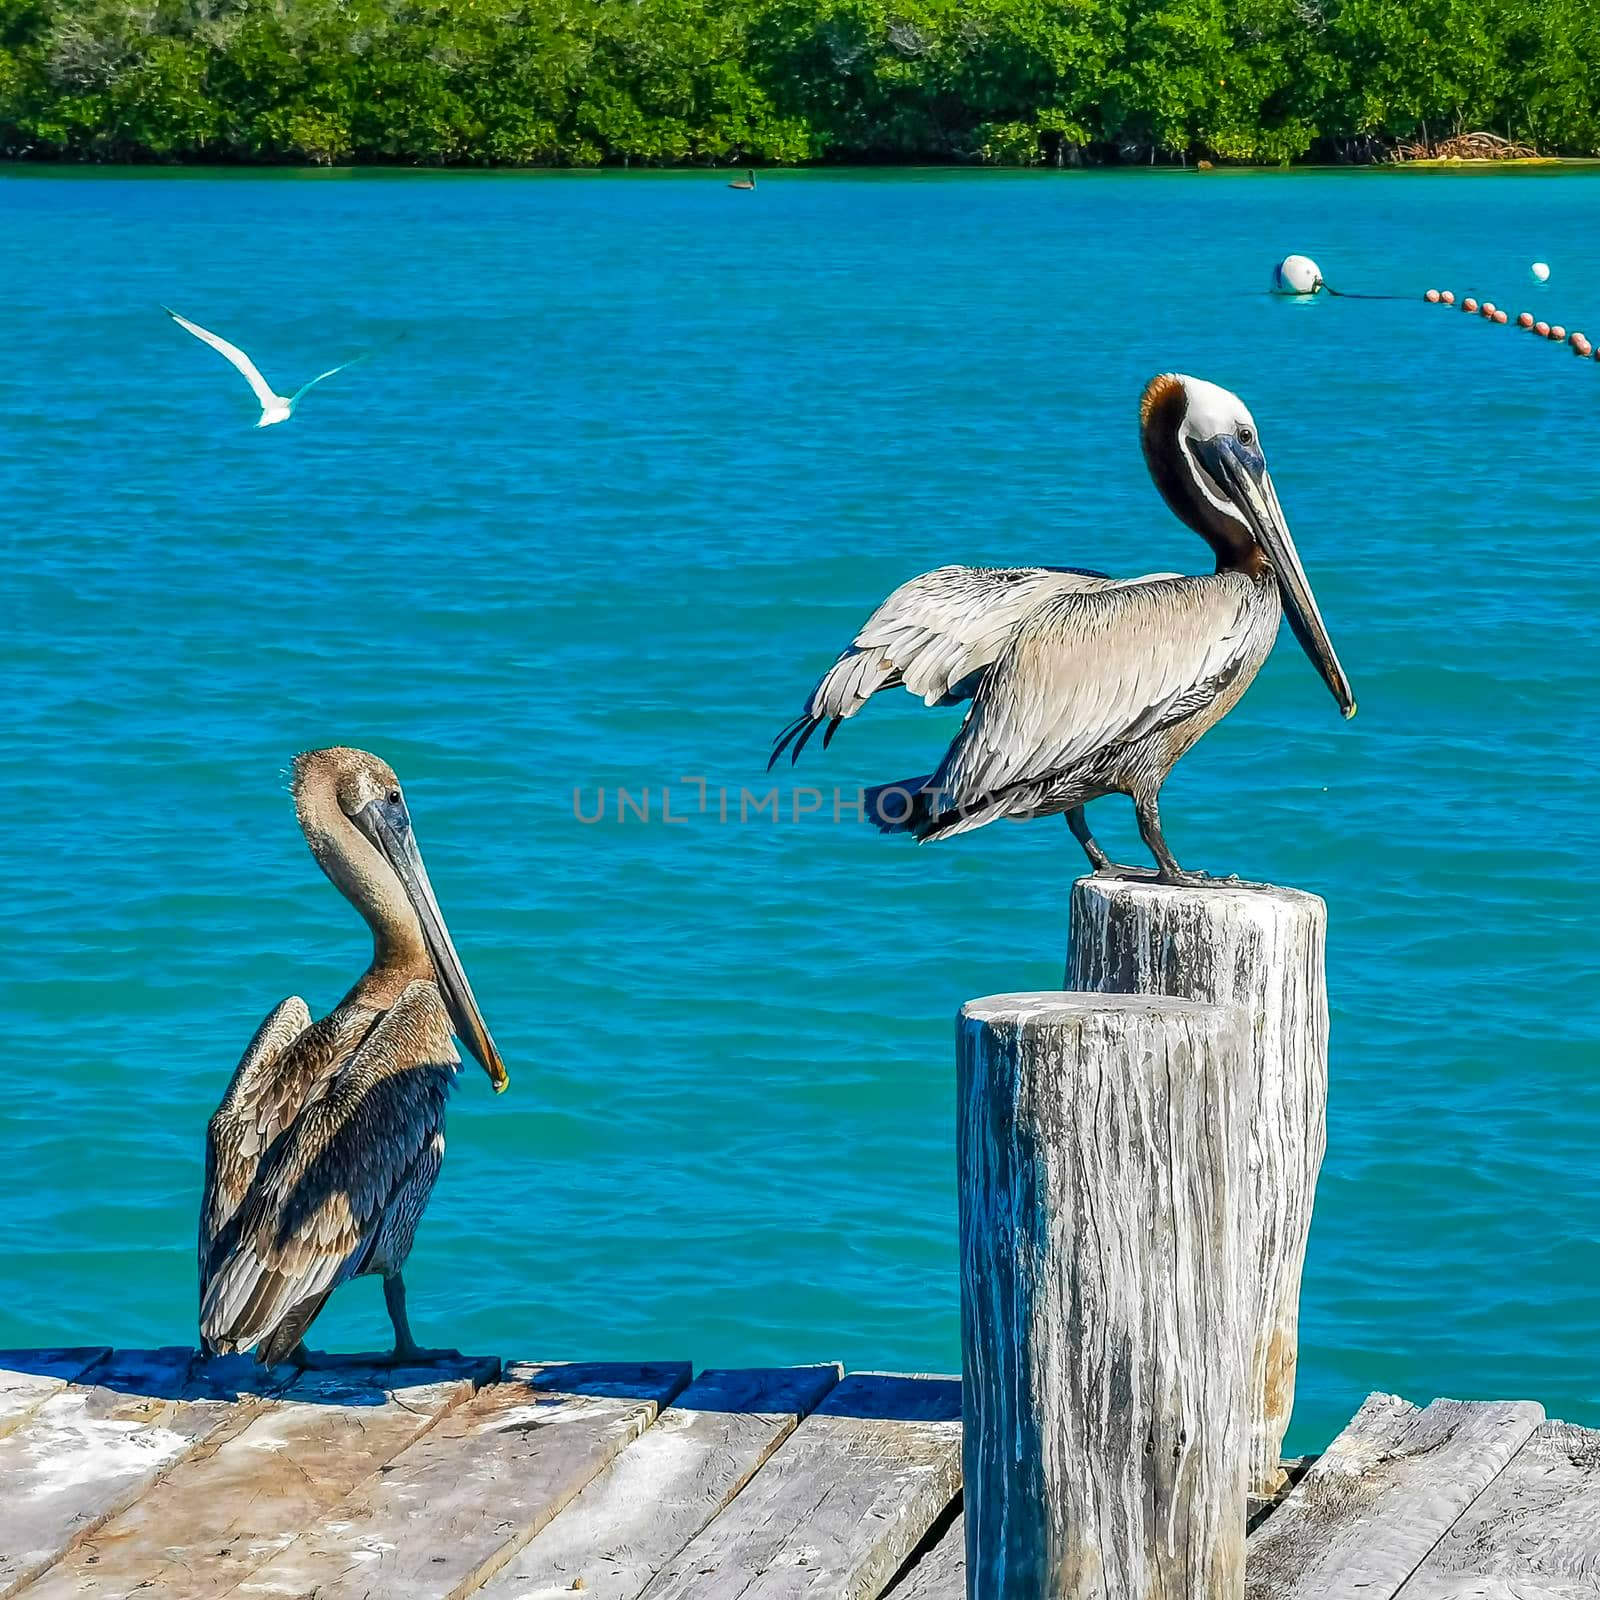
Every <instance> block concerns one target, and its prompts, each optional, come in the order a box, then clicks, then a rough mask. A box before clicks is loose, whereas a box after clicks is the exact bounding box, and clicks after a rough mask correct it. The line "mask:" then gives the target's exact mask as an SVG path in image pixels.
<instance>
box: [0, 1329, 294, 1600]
mask: <svg viewBox="0 0 1600 1600" xmlns="http://www.w3.org/2000/svg"><path fill="white" fill-rule="evenodd" d="M87 1376H88V1377H89V1378H90V1379H92V1380H93V1382H92V1385H85V1386H74V1387H72V1388H67V1389H63V1390H62V1391H61V1392H60V1393H58V1394H55V1395H52V1396H51V1397H50V1398H49V1399H48V1400H46V1401H45V1402H44V1403H43V1404H42V1405H41V1406H39V1407H38V1408H37V1409H35V1410H34V1412H33V1413H32V1415H31V1416H29V1417H28V1418H27V1419H26V1420H25V1421H24V1422H23V1423H22V1424H21V1425H20V1426H18V1427H17V1428H15V1429H14V1430H13V1431H12V1432H11V1433H9V1434H7V1435H6V1436H5V1438H3V1439H0V1506H4V1507H5V1515H4V1517H0V1596H9V1595H13V1594H15V1593H16V1592H17V1591H18V1590H19V1589H20V1588H21V1587H22V1586H23V1585H24V1584H25V1583H27V1582H28V1581H29V1580H30V1579H32V1578H35V1577H37V1576H38V1575H39V1574H40V1573H41V1572H43V1571H44V1570H45V1568H47V1567H48V1566H49V1565H50V1564H51V1563H52V1562H54V1561H56V1560H58V1559H59V1558H60V1557H61V1556H63V1555H64V1554H65V1553H66V1552H67V1551H68V1550H69V1549H70V1548H71V1547H72V1546H73V1544H74V1543H75V1542H76V1541H77V1540H78V1539H80V1538H82V1537H84V1536H85V1535H86V1534H88V1533H91V1532H93V1531H94V1530H95V1529H96V1528H98V1527H99V1526H100V1525H101V1524H102V1523H103V1522H105V1521H106V1520H107V1519H108V1518H110V1517H113V1516H115V1515H116V1514H117V1513H118V1512H119V1511H121V1510H122V1509H123V1508H124V1507H125V1506H127V1505H129V1504H130V1503H131V1502H132V1501H133V1500H134V1499H135V1498H137V1496H138V1495H140V1494H141V1493H143V1491H144V1490H145V1489H146V1488H147V1487H148V1486H149V1485H150V1484H151V1483H152V1482H154V1480H155V1479H156V1478H157V1477H158V1476H160V1474H161V1473H163V1472H164V1471H166V1470H167V1469H168V1468H169V1467H171V1466H172V1465H173V1464H174V1463H175V1462H177V1461H178V1460H180V1459H181V1458H182V1457H183V1456H185V1455H187V1454H188V1452H189V1451H190V1450H191V1449H193V1448H194V1446H195V1445H196V1444H198V1443H199V1442H200V1441H201V1440H202V1439H205V1438H208V1437H210V1436H212V1435H215V1434H218V1433H222V1432H229V1433H231V1432H233V1431H235V1430H236V1429H237V1428H240V1427H243V1426H244V1425H245V1424H246V1423H248V1422H250V1421H251V1420H252V1419H253V1418H254V1417H255V1416H257V1415H258V1414H259V1413H260V1411H261V1410H262V1409H263V1408H264V1407H266V1406H268V1405H270V1404H271V1401H270V1400H269V1399H267V1398H265V1397H264V1395H265V1393H266V1392H268V1391H270V1389H271V1387H273V1386H274V1379H273V1378H272V1377H270V1376H269V1375H267V1374H264V1373H262V1372H261V1370H260V1368H258V1367H256V1366H255V1364H254V1363H253V1362H251V1361H250V1360H249V1359H248V1358H246V1357H231V1358H229V1359H227V1360H224V1361H212V1362H206V1363H199V1362H197V1359H196V1356H195V1352H194V1351H192V1350H186V1349H171V1350H126V1351H119V1352H117V1353H116V1354H115V1355H113V1356H111V1357H110V1358H109V1359H107V1360H106V1361H103V1362H101V1363H100V1364H99V1365H98V1366H96V1367H95V1368H93V1369H92V1370H91V1371H90V1372H89V1373H88V1374H87ZM287 1376H288V1375H287V1374H280V1375H279V1376H278V1379H277V1380H276V1381H277V1382H278V1383H281V1382H284V1381H287Z"/></svg>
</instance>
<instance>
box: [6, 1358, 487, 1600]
mask: <svg viewBox="0 0 1600 1600" xmlns="http://www.w3.org/2000/svg"><path fill="white" fill-rule="evenodd" d="M499 1370H500V1364H499V1362H498V1361H494V1360H489V1359H482V1360H477V1361H463V1362H459V1363H452V1364H451V1365H449V1366H434V1367H413V1368H402V1369H398V1370H396V1369H383V1370H380V1369H375V1368H367V1369H351V1370H348V1371H342V1372H339V1371H335V1372H306V1373H302V1374H301V1375H300V1376H299V1377H298V1378H296V1379H295V1381H294V1382H293V1383H292V1384H291V1385H290V1386H289V1387H288V1388H287V1389H286V1390H285V1391H284V1392H283V1395H282V1397H281V1400H280V1403H279V1404H278V1405H276V1406H274V1407H272V1408H271V1409H270V1410H268V1411H265V1412H263V1413H262V1414H261V1415H260V1416H258V1417H256V1419H255V1420H254V1421H253V1422H251V1423H250V1424H249V1426H248V1427H245V1428H244V1429H242V1430H240V1431H239V1432H237V1433H234V1434H233V1435H232V1436H231V1437H230V1438H227V1439H225V1440H223V1441H222V1442H220V1443H217V1444H213V1443H211V1442H210V1441H208V1442H207V1443H205V1444H202V1445H200V1446H199V1447H198V1448H197V1449H195V1450H194V1451H192V1452H191V1453H190V1454H189V1455H188V1456H186V1457H185V1458H184V1459H183V1460H181V1461H180V1462H178V1464H177V1465H176V1466H174V1467H173V1468H172V1470H171V1471H170V1472H169V1473H167V1475H166V1476H165V1477H164V1478H162V1479H161V1481H160V1482H159V1483H157V1484H155V1485H154V1486H153V1487H152V1488H150V1489H149V1490H147V1491H146V1492H145V1493H144V1494H143V1495H142V1496H141V1497H140V1498H139V1499H138V1500H136V1501H135V1502H134V1503H133V1504H132V1505H131V1506H129V1507H128V1508H127V1510H125V1511H123V1512H122V1513H121V1514H120V1515H119V1516H116V1517H113V1518H112V1519H111V1520H110V1521H109V1522H107V1523H106V1524H105V1525H104V1526H103V1527H101V1528H99V1529H98V1530H97V1531H96V1532H95V1533H93V1534H92V1535H90V1536H89V1537H87V1538H85V1539H82V1540H80V1541H79V1543H78V1544H77V1545H76V1546H75V1547H74V1548H73V1550H72V1551H71V1552H70V1553H69V1554H68V1555H67V1556H66V1557H65V1558H64V1559H62V1560H61V1561H58V1562H57V1563H56V1565H55V1566H53V1567H52V1568H51V1569H50V1570H49V1571H48V1572H46V1573H45V1574H44V1576H43V1577H41V1578H39V1579H38V1580H37V1581H36V1582H34V1583H33V1584H31V1585H30V1586H29V1587H28V1589H27V1590H26V1600H126V1597H127V1596H129V1595H131V1594H133V1593H134V1592H135V1591H136V1590H138V1589H140V1588H141V1587H142V1588H144V1589H146V1590H147V1591H148V1592H149V1593H151V1594H153V1595H160V1596H161V1597H162V1600H206V1597H210V1596H218V1595H224V1594H227V1593H228V1592H229V1591H230V1590H231V1589H233V1588H234V1586H235V1585H236V1584H238V1583H239V1582H241V1581H242V1580H243V1579H245V1578H247V1577H248V1576H249V1575H250V1574H251V1573H252V1572H254V1571H255V1570H256V1568H258V1567H260V1566H263V1565H264V1564H265V1563H266V1562H268V1561H270V1560H271V1559H272V1558H273V1557H274V1556H275V1555H277V1554H278V1553H279V1552H280V1551H282V1550H285V1549H287V1548H288V1546H289V1545H291V1544H292V1543H293V1542H294V1541H295V1540H296V1539H297V1538H298V1537H299V1536H300V1534H301V1532H302V1531H303V1530H304V1529H306V1528H308V1527H310V1526H311V1524H312V1523H313V1521H315V1519H316V1517H317V1516H318V1515H319V1514H320V1513H321V1512H323V1511H325V1510H326V1509H327V1508H328V1507H329V1506H331V1505H333V1504H334V1503H335V1502H336V1501H338V1500H339V1499H341V1498H342V1497H343V1496H344V1495H345V1494H347V1493H348V1492H349V1491H350V1490H351V1489H353V1488H354V1487H355V1486H356V1485H357V1484H359V1483H360V1482H361V1481H362V1480H363V1479H365V1478H367V1477H368V1476H370V1474H372V1473H374V1472H376V1471H378V1470H379V1468H381V1467H382V1466H383V1465H384V1463H385V1462H387V1461H388V1460H389V1459H390V1458H391V1457H393V1456H395V1455H398V1454H399V1453H400V1451H402V1450H403V1449H405V1447H406V1446H407V1445H408V1444H410V1443H411V1442H412V1441H413V1440H414V1439H416V1438H417V1437H418V1436H419V1435H421V1434H423V1433H425V1432H426V1431H427V1430H428V1429H429V1428H430V1427H432V1426H433V1424H434V1423H435V1422H436V1421H437V1420H438V1418H439V1417H441V1416H442V1415H444V1414H445V1413H446V1412H448V1411H450V1410H452V1409H453V1408H454V1407H455V1406H457V1405H460V1404H462V1403H463V1402H465V1401H467V1400H470V1399H471V1398H472V1395H473V1393H474V1392H475V1391H476V1390H477V1389H478V1387H479V1386H480V1385H482V1384H484V1383H487V1382H488V1381H490V1380H491V1379H492V1378H493V1377H494V1376H495V1374H496V1373H497V1372H498V1371H499Z"/></svg>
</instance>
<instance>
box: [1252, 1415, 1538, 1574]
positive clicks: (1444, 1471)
mask: <svg viewBox="0 0 1600 1600" xmlns="http://www.w3.org/2000/svg"><path fill="white" fill-rule="evenodd" d="M1543 1420H1544V1412H1543V1411H1542V1409H1541V1408H1540V1407H1539V1406H1537V1405H1535V1404H1534V1403H1533V1402H1532V1401H1530V1400H1499V1401H1483V1402H1478V1403H1463V1402H1462V1401H1459V1400H1435V1401H1434V1402H1433V1404H1432V1405H1431V1406H1429V1407H1427V1409H1426V1410H1422V1409H1419V1408H1418V1407H1416V1406H1413V1405H1408V1404H1407V1403H1406V1402H1405V1401H1404V1400H1401V1399H1398V1398H1397V1397H1396V1396H1394V1395H1382V1394H1374V1395H1369V1396H1368V1398H1367V1401H1366V1403H1365V1404H1364V1405H1363V1406H1362V1407H1361V1409H1360V1410H1359V1411H1358V1412H1357V1413H1356V1415H1355V1418H1354V1419H1353V1420H1352V1421H1351V1423H1350V1425H1349V1426H1348V1427H1347V1428H1346V1429H1345V1430H1344V1432H1343V1433H1341V1434H1340V1435H1339V1437H1338V1438H1337V1439H1335V1440H1334V1441H1333V1443H1332V1444H1331V1445H1330V1446H1329V1447H1328V1449H1327V1451H1326V1452H1325V1453H1324V1454H1323V1455H1322V1457H1321V1458H1320V1459H1319V1460H1318V1461H1317V1463H1316V1465H1315V1466H1313V1467H1312V1468H1311V1470H1310V1471H1309V1472H1307V1474H1306V1475H1305V1477H1304V1478H1303V1479H1302V1480H1301V1481H1300V1483H1299V1484H1298V1485H1296V1487H1295V1488H1294V1490H1293V1491H1292V1492H1291V1493H1290V1494H1289V1496H1288V1497H1287V1498H1286V1499H1285V1500H1284V1502H1283V1504H1282V1505H1281V1506H1279V1507H1278V1509H1277V1510H1276V1511H1274V1512H1273V1513H1272V1515H1271V1516H1270V1517H1268V1518H1267V1520H1266V1521H1265V1522H1264V1523H1262V1525H1261V1526H1260V1527H1259V1528H1258V1529H1257V1530H1256V1532H1255V1533H1254V1534H1252V1535H1251V1538H1250V1545H1249V1560H1248V1564H1247V1567H1246V1572H1245V1592H1246V1595H1247V1597H1248V1600H1393V1596H1395V1595H1396V1594H1397V1593H1398V1592H1399V1590H1400V1586H1401V1585H1402V1584H1403V1583H1404V1582H1405V1581H1406V1579H1408V1578H1409V1577H1410V1576H1411V1575H1412V1573H1413V1572H1415V1571H1416V1569H1417V1567H1418V1566H1419V1565H1420V1564H1421V1563H1422V1561H1423V1560H1424V1558H1425V1557H1426V1556H1427V1554H1428V1552H1429V1551H1430V1550H1432V1549H1433V1547H1434V1546H1435V1545H1436V1544H1437V1543H1438V1542H1439V1540H1440V1539H1441V1538H1443V1537H1444V1535H1445V1533H1446V1532H1447V1531H1448V1529H1449V1528H1450V1527H1451V1525H1452V1524H1453V1523H1454V1522H1455V1521H1456V1519H1457V1518H1458V1517H1459V1516H1460V1515H1461V1513H1462V1512H1463V1511H1465V1510H1466V1509H1467V1507H1468V1506H1469V1505H1471V1504H1472V1503H1473V1501H1474V1500H1476V1499H1477V1498H1478V1496H1479V1495H1480V1494H1481V1493H1482V1492H1483V1491H1484V1489H1485V1488H1486V1487H1487V1486H1488V1484H1489V1483H1490V1481H1491V1480H1492V1479H1493V1478H1494V1477H1495V1475H1496V1474H1497V1473H1499V1472H1500V1471H1501V1470H1502V1469H1503V1468H1504V1467H1505V1466H1506V1464H1507V1462H1509V1461H1510V1460H1511V1458H1512V1457H1513V1456H1514V1455H1516V1453H1517V1452H1518V1451H1519V1450H1520V1449H1521V1448H1522V1447H1523V1445H1524V1444H1526V1443H1527V1441H1528V1439H1529V1438H1530V1437H1531V1436H1532V1434H1533V1431H1534V1429H1535V1428H1537V1427H1538V1426H1539V1424H1540V1423H1541V1422H1542V1421H1543Z"/></svg>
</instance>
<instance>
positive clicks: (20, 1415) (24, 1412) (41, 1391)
mask: <svg viewBox="0 0 1600 1600" xmlns="http://www.w3.org/2000/svg"><path fill="white" fill-rule="evenodd" d="M110 1354H111V1351H110V1350H109V1349H108V1348H107V1347H106V1346H105V1345H103V1344H102V1345H93V1346H90V1347H87V1348H84V1349H79V1350H0V1439H3V1438H4V1437H5V1436H6V1435H7V1434H8V1433H10V1432H11V1431H12V1429H13V1428H15V1427H16V1426H17V1425H18V1424H19V1423H21V1422H24V1421H26V1420H27V1419H28V1418H29V1417H31V1416H32V1415H33V1413H34V1412H35V1411H37V1410H38V1409H39V1407H40V1406H42V1405H43V1404H44V1403H45V1401H46V1400H48V1399H49V1398H50V1396H51V1395H54V1394H60V1393H61V1391H62V1390H63V1389H65V1388H66V1386H67V1385H68V1384H69V1383H71V1382H73V1380H74V1379H77V1378H81V1377H82V1376H83V1374H84V1373H85V1372H86V1371H87V1370H88V1368H90V1367H92V1366H93V1365H94V1364H95V1362H97V1361H99V1360H102V1359H103V1358H104V1357H106V1356H108V1355H110Z"/></svg>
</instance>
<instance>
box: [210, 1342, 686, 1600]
mask: <svg viewBox="0 0 1600 1600" xmlns="http://www.w3.org/2000/svg"><path fill="white" fill-rule="evenodd" d="M688 1380H689V1368H688V1365H687V1364H686V1363H672V1364H658V1365H646V1366H638V1365H627V1366H624V1365H609V1364H605V1363H599V1362H596V1363H587V1364H576V1363H574V1364H571V1365H550V1366H535V1365H529V1364H518V1365H516V1366H512V1367H508V1368H507V1369H506V1371H505V1374H504V1377H503V1380H502V1381H501V1382H500V1383H497V1384H495V1385H493V1386H492V1387H491V1388H488V1389H485V1390H483V1391H482V1392H481V1393H480V1394H479V1395H478V1396H477V1397H476V1399H474V1400H473V1401H472V1402H471V1403H470V1404H468V1405H465V1406H461V1407H459V1408H458V1409H457V1410H455V1411H453V1412H451V1413H450V1414H449V1415H448V1416H446V1417H444V1418H443V1419H442V1420H441V1421H440V1422H438V1423H437V1424H436V1425H435V1426H434V1427H433V1428H431V1429H430V1430H429V1431H428V1432H427V1433H425V1434H424V1435H423V1436H422V1437H421V1438H420V1439H418V1440H417V1441H416V1443H414V1444H412V1445H411V1446H410V1447H409V1448H408V1449H406V1450H404V1451H402V1452H401V1453H400V1454H399V1455H398V1456H396V1457H395V1458H394V1460H393V1461H391V1462H390V1463H389V1465H388V1467H387V1468H386V1469H385V1470H384V1472H383V1473H382V1474H380V1475H379V1476H378V1477H376V1478H373V1479H370V1480H368V1482H366V1483H365V1484H363V1485H361V1486H360V1487H359V1488H357V1489H355V1490H354V1491H352V1492H351V1493H350V1494H348V1495H346V1496H345V1498H344V1499H343V1500H341V1501H340V1502H339V1503H338V1504H337V1505H335V1506H333V1507H332V1508H330V1509H329V1511H328V1512H327V1513H325V1514H324V1515H323V1516H322V1517H321V1518H319V1519H318V1520H317V1521H316V1523H315V1524H314V1525H313V1526H312V1528H311V1529H310V1530H309V1531H308V1532H307V1533H306V1534H305V1536H304V1537H303V1538H301V1539H300V1540H299V1541H298V1542H296V1543H295V1544H293V1545H291V1546H290V1547H289V1549H288V1550H286V1551H284V1552H283V1554H282V1555H280V1556H279V1557H277V1558H276V1559H275V1560H273V1561H271V1562H269V1563H268V1564H267V1565H266V1566H265V1567H262V1568H260V1569H259V1570H258V1571H257V1572H255V1573H254V1574H253V1575H252V1576H251V1577H250V1578H248V1579H247V1580H246V1581H245V1582H244V1583H243V1584H241V1585H240V1586H239V1588H238V1589H237V1590H235V1591H234V1592H235V1593H236V1594H238V1595H241V1596H243V1595H253V1596H259V1595H294V1596H296V1597H302V1596H306V1595H310V1594H313V1593H314V1594H315V1595H316V1596H317V1600H369V1597H375V1596H382V1597H383V1600H460V1597H461V1596H464V1595H468V1594H471V1593H472V1592H473V1591H474V1590H475V1589H477V1588H479V1587H480V1586H481V1585H482V1584H483V1583H484V1582H486V1581H487V1580H488V1579H489V1578H490V1577H492V1576H493V1575H494V1574H495V1573H496V1572H497V1571H499V1569H500V1568H501V1567H502V1566H503V1565H504V1564H505V1563H506V1562H507V1561H509V1560H510V1559H511V1558H512V1556H514V1555H515V1554H516V1553H517V1551H519V1550H520V1549H521V1548H522V1547H523V1545H525V1544H526V1543H527V1542H528V1540H529V1539H531V1538H532V1537H533V1536H534V1535H535V1534H536V1533H538V1532H539V1530H540V1529H541V1528H543V1527H544V1526H545V1525H546V1524H547V1523H548V1522H549V1521H550V1520H551V1518H553V1517H554V1516H555V1515H556V1513H557V1512H559V1511H560V1510H562V1508H563V1507H565V1506H566V1505H567V1504H568V1503H569V1502H570V1501H571V1500H572V1499H573V1498H574V1496H576V1495H577V1494H578V1492H579V1491H580V1490H581V1489H582V1488H583V1487H584V1485H585V1484H587V1483H588V1482H589V1481H590V1480H591V1479H592V1478H594V1477H595V1475H596V1474H597V1473H599V1472H600V1471H602V1470H603V1469H604V1468H605V1467H606V1466H607V1465H609V1463H610V1462H611V1460H612V1459H613V1458H614V1457H615V1456H616V1455H617V1453H618V1452H619V1451H620V1450H622V1449H623V1448H624V1447H625V1446H626V1445H628V1444H629V1443H630V1442H631V1441H632V1440H634V1439H635V1438H637V1437H638V1435H639V1434H640V1433H641V1432H643V1430H644V1429H645V1428H647V1427H649V1425H650V1423H651V1422H652V1421H653V1420H654V1418H655V1415H656V1412H657V1410H658V1409H659V1408H660V1407H662V1406H664V1405H666V1404H667V1403H668V1402H669V1401H670V1400H671V1399H672V1398H673V1397H674V1396H675V1395H676V1394H677V1393H678V1392H679V1390H681V1389H682V1388H683V1387H684V1385H685V1384H686V1383H687V1382H688Z"/></svg>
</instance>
